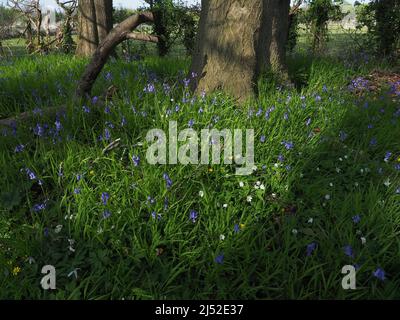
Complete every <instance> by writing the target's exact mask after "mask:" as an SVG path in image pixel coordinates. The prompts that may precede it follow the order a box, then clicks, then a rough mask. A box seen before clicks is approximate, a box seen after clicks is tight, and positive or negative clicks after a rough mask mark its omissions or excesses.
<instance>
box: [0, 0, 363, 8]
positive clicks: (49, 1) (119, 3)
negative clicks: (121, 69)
mask: <svg viewBox="0 0 400 320" xmlns="http://www.w3.org/2000/svg"><path fill="white" fill-rule="evenodd" d="M185 1H186V2H187V3H188V4H194V3H198V2H200V0H185ZM347 1H348V2H350V3H352V4H353V3H354V2H355V1H356V0H347ZM41 2H42V3H43V4H44V6H45V7H48V8H57V4H56V2H55V0H41ZM0 3H1V4H6V3H7V0H0ZM113 3H114V7H124V8H130V9H135V8H137V7H140V6H142V5H143V4H144V3H145V2H144V1H141V0H114V1H113Z"/></svg>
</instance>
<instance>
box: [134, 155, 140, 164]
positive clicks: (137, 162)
mask: <svg viewBox="0 0 400 320" xmlns="http://www.w3.org/2000/svg"><path fill="white" fill-rule="evenodd" d="M132 161H133V164H134V166H135V167H138V166H139V165H140V157H139V156H136V155H133V156H132Z"/></svg>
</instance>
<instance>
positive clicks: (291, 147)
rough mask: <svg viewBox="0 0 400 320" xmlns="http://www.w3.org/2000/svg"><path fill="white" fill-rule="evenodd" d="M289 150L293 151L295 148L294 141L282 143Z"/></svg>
mask: <svg viewBox="0 0 400 320" xmlns="http://www.w3.org/2000/svg"><path fill="white" fill-rule="evenodd" d="M281 144H283V145H284V146H285V148H286V149H287V150H292V149H293V147H294V143H293V142H292V141H282V143H281Z"/></svg>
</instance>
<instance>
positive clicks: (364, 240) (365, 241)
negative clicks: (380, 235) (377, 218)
mask: <svg viewBox="0 0 400 320" xmlns="http://www.w3.org/2000/svg"><path fill="white" fill-rule="evenodd" d="M360 239H361V244H363V245H364V244H366V243H367V239H366V238H365V237H361V238H360Z"/></svg>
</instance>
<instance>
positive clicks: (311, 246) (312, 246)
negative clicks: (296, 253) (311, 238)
mask: <svg viewBox="0 0 400 320" xmlns="http://www.w3.org/2000/svg"><path fill="white" fill-rule="evenodd" d="M316 248H317V244H316V243H315V242H311V243H310V244H308V245H307V252H306V254H307V257H308V256H311V254H312V253H313V252H314V250H315V249H316Z"/></svg>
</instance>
